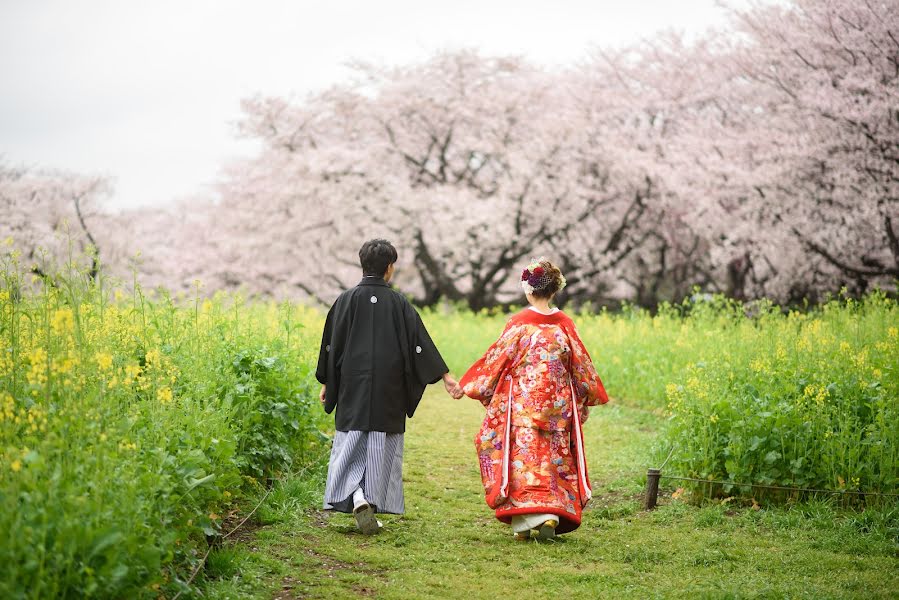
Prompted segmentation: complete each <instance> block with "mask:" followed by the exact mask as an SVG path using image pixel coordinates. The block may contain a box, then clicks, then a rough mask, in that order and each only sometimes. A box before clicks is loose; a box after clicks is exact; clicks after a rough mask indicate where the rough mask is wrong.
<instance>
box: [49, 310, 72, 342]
mask: <svg viewBox="0 0 899 600" xmlns="http://www.w3.org/2000/svg"><path fill="white" fill-rule="evenodd" d="M74 327H75V315H74V314H73V313H72V309H71V308H68V307H65V308H60V309H57V310H55V311H54V312H53V314H52V315H51V316H50V328H51V329H52V330H53V333H55V334H57V335H59V334H62V333H68V332H70V331H72V329H73V328H74Z"/></svg>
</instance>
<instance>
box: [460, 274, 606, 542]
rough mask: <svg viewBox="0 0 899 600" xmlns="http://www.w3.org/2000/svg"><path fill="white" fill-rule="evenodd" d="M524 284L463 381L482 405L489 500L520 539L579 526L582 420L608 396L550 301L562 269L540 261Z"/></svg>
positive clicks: (583, 479)
mask: <svg viewBox="0 0 899 600" xmlns="http://www.w3.org/2000/svg"><path fill="white" fill-rule="evenodd" d="M521 286H522V288H523V289H524V292H525V294H526V296H527V300H528V303H529V304H530V307H528V308H526V309H524V310H522V311H521V312H519V313H518V314H516V315H514V316H513V317H512V318H511V319H509V322H508V323H507V325H506V328H505V330H504V331H503V333H502V335H501V336H500V337H499V339H498V340H497V341H496V342H495V343H494V344H493V345H492V346H491V347H490V348H489V349H488V350H487V353H486V354H484V356H483V357H481V358H480V359H479V360H478V361H477V362H476V363H475V364H474V365H472V366H471V368H470V369H469V370H468V372H467V373H465V376H464V377H463V378H462V380H461V381H460V382H459V384H460V385H461V386H462V389H463V391H464V393H465V395H467V396H469V397H470V398H474V399H476V400H480V401H481V403H482V404H483V405H484V406H485V407H486V408H487V415H486V416H485V417H484V423H483V424H482V425H481V429H480V431H478V434H477V436H476V437H475V446H476V448H477V451H478V459H479V462H480V467H481V479H482V480H483V483H484V490H485V492H486V499H487V504H488V505H489V506H490V507H491V508H493V509H496V518H497V519H499V520H500V521H502V522H504V523H509V524H510V525H511V526H512V531H513V532H514V533H515V536H516V538H518V539H526V538H528V537H530V536H531V534H532V530H534V531H535V535H536V537H537V538H539V539H548V538H551V537H553V536H555V535H556V534H557V533H566V532H569V531H573V530H575V529H577V528H578V526H579V525H580V524H581V509H582V508H583V507H584V506H585V505H586V504H587V501H588V500H589V499H590V495H591V492H590V482H589V481H588V479H587V461H586V457H585V456H584V442H583V434H582V430H581V426H582V423H583V422H584V421H586V420H587V407H588V406H595V405H597V404H605V403H606V402H608V401H609V397H608V396H607V395H606V391H605V389H604V388H603V385H602V381H600V379H599V376H598V375H597V374H596V369H594V367H593V363H592V361H591V360H590V355H589V354H588V353H587V350H586V348H584V344H583V342H581V339H580V337H579V336H578V334H577V329H576V328H575V326H574V323H573V322H572V321H571V319H569V318H568V316H567V315H565V313H563V312H562V311H560V310H559V309H558V308H550V304H551V303H552V299H553V296H554V295H555V294H556V293H557V292H558V291H559V290H561V289H562V288H563V287H565V278H564V277H563V276H562V273H561V271H559V269H558V267H556V266H555V265H554V264H552V263H551V262H549V261H548V260H546V259H544V258H540V259H538V260H536V261H535V262H533V263H531V264H530V265H528V268H527V269H525V270H524V272H523V273H522V275H521ZM575 406H576V408H577V410H574V407H575Z"/></svg>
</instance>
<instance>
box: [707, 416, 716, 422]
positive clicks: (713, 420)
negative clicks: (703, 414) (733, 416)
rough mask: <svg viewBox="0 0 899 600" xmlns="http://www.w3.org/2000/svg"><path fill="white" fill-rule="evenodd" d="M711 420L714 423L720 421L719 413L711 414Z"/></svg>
mask: <svg viewBox="0 0 899 600" xmlns="http://www.w3.org/2000/svg"><path fill="white" fill-rule="evenodd" d="M709 421H711V422H712V423H717V422H718V415H710V416H709Z"/></svg>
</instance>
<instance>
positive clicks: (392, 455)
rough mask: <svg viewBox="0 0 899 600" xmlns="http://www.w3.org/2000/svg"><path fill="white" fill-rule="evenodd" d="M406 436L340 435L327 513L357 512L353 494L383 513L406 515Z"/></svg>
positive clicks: (328, 486) (330, 472) (328, 485)
mask: <svg viewBox="0 0 899 600" xmlns="http://www.w3.org/2000/svg"><path fill="white" fill-rule="evenodd" d="M403 435H404V434H402V433H385V432H383V431H337V432H336V433H335V434H334V441H333V445H332V446H331V458H330V460H329V461H328V480H327V483H326V484H325V502H324V508H325V510H336V511H340V512H346V513H351V512H353V492H355V491H356V490H357V489H358V488H360V487H361V488H362V491H363V493H364V494H365V499H366V500H368V502H369V504H371V505H372V507H373V508H374V509H375V512H379V513H392V514H397V515H400V514H403V509H404V504H403Z"/></svg>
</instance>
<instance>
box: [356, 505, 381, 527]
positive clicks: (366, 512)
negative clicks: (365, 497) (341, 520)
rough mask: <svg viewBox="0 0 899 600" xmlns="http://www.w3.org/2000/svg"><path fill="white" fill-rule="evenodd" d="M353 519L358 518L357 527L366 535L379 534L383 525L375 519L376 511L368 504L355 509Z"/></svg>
mask: <svg viewBox="0 0 899 600" xmlns="http://www.w3.org/2000/svg"><path fill="white" fill-rule="evenodd" d="M353 517H355V518H356V525H357V526H358V527H359V529H360V530H361V531H362V533H364V534H365V535H372V534H373V533H378V530H379V529H380V527H381V524H380V523H378V520H377V519H376V518H375V511H374V509H373V508H372V507H371V504H368V503H367V502H366V503H365V504H360V505H359V506H357V507H356V508H354V509H353Z"/></svg>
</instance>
